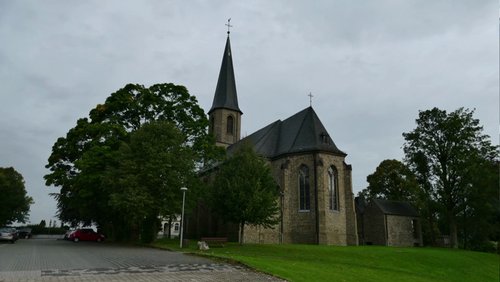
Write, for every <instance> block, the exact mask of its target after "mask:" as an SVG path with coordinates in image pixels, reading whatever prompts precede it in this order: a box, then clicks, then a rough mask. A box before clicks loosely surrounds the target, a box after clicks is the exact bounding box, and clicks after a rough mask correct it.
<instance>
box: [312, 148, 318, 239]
mask: <svg viewBox="0 0 500 282" xmlns="http://www.w3.org/2000/svg"><path fill="white" fill-rule="evenodd" d="M313 158H314V209H315V213H316V244H318V245H319V207H318V168H317V166H318V157H317V154H316V153H315V154H313Z"/></svg>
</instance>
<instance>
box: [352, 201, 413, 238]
mask: <svg viewBox="0 0 500 282" xmlns="http://www.w3.org/2000/svg"><path fill="white" fill-rule="evenodd" d="M356 213H357V219H358V220H357V224H358V238H359V244H360V245H383V246H398V247H411V246H422V231H421V224H420V217H419V215H418V213H417V211H416V209H415V208H414V207H412V205H411V204H409V203H408V202H401V201H389V200H383V199H373V200H370V202H369V203H367V204H366V203H365V202H364V201H363V200H362V199H360V198H356Z"/></svg>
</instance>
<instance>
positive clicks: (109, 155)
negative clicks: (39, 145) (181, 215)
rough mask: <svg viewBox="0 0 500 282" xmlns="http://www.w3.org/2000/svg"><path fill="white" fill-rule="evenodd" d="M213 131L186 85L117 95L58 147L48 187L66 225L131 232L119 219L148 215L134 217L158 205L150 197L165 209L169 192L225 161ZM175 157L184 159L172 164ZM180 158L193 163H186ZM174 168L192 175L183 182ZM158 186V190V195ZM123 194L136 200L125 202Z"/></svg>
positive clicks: (128, 90)
mask: <svg viewBox="0 0 500 282" xmlns="http://www.w3.org/2000/svg"><path fill="white" fill-rule="evenodd" d="M157 121H158V123H156V122H157ZM161 121H164V123H162V122H161ZM207 126H208V120H207V118H206V115H205V113H204V111H203V109H201V108H200V107H199V106H198V104H197V101H196V98H195V97H194V96H191V95H190V94H189V93H188V91H187V89H186V88H185V87H183V86H179V85H174V84H170V83H166V84H156V85H153V86H151V87H149V88H145V87H144V86H142V85H137V84H128V85H126V86H125V87H124V88H122V89H120V90H118V91H116V92H115V93H113V94H111V95H110V96H109V97H108V98H107V99H106V101H105V103H104V104H100V105H97V106H96V107H95V108H94V109H92V110H91V111H90V114H89V117H88V118H81V119H79V120H78V121H77V124H76V126H75V127H74V128H72V129H70V130H69V131H68V133H67V134H66V136H65V137H61V138H59V139H58V140H57V141H56V142H55V144H54V146H53V148H52V154H51V155H50V157H49V160H48V164H47V165H46V167H47V168H48V169H49V170H50V173H49V174H47V175H45V180H46V184H47V185H54V186H56V187H59V188H60V192H59V193H53V195H54V196H55V198H56V200H57V202H58V215H59V217H60V219H61V220H63V221H65V222H70V223H72V224H74V225H76V224H78V223H84V224H90V223H97V224H98V225H99V226H101V227H103V228H106V229H107V230H108V232H110V233H115V234H118V233H122V232H119V231H118V230H115V229H116V227H117V226H128V227H129V228H133V226H134V225H135V224H132V225H130V224H131V223H130V222H122V221H121V220H122V219H123V218H125V217H126V218H128V219H130V218H134V217H136V214H135V213H139V214H140V213H141V212H142V211H134V213H133V214H132V213H131V212H130V211H131V210H133V208H134V205H143V206H144V207H146V206H148V207H149V204H151V203H153V202H149V203H148V201H149V200H151V199H152V198H151V197H149V196H148V197H146V196H145V195H144V193H153V198H154V197H159V198H163V199H162V203H164V202H165V201H169V199H168V197H169V195H171V193H169V192H167V191H165V190H169V189H171V190H172V191H177V190H178V189H179V188H180V186H181V184H180V182H181V181H186V182H189V181H194V180H193V179H192V178H193V175H194V173H193V171H194V169H195V166H198V167H199V166H201V165H203V164H204V163H207V162H210V161H212V160H213V159H216V158H217V157H218V156H219V154H220V150H219V149H217V148H216V147H215V146H214V144H215V142H214V139H213V137H212V136H210V135H209V134H208V133H207V130H206V128H207ZM156 141H158V142H156ZM163 145H164V146H166V148H162V147H161V146H163ZM168 150H170V151H168ZM167 151H168V152H167ZM186 152H189V153H186ZM177 153H179V155H178V158H174V157H172V156H175V154H177ZM167 155H168V156H167ZM146 156H148V157H149V158H146ZM163 157H165V162H162V160H161V158H163ZM181 157H186V158H189V160H186V162H184V161H180V160H179V158H181ZM169 165H170V166H172V167H175V168H176V169H186V171H185V173H184V174H183V177H178V176H179V175H178V174H179V173H178V171H177V174H175V173H174V172H173V171H175V170H172V171H169V170H168V169H167V168H168V166H169ZM167 172H168V173H167ZM166 178H168V181H167V180H166ZM139 184H140V185H139ZM134 185H135V187H134ZM154 185H159V186H157V187H155V188H154V189H157V190H154V189H153V188H152V186H154ZM175 186H178V187H175ZM148 189H150V190H148ZM146 191H147V192H146ZM157 192H158V193H159V194H158V195H154V193H157ZM127 193H128V194H127ZM124 195H128V196H130V197H132V198H129V201H127V200H126V199H125V197H124ZM150 196H151V195H150ZM155 200H157V199H155ZM154 204H158V202H154ZM171 205H173V202H171ZM173 207H174V206H171V208H168V207H165V206H163V207H161V208H160V207H158V212H171V209H173ZM124 211H128V212H129V214H124V213H123V212H124ZM136 227H137V228H140V226H136ZM113 230H114V231H113Z"/></svg>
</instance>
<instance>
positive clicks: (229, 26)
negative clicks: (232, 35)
mask: <svg viewBox="0 0 500 282" xmlns="http://www.w3.org/2000/svg"><path fill="white" fill-rule="evenodd" d="M226 26H227V34H229V32H230V31H229V28H231V27H233V26H232V25H231V18H229V19H227V24H226Z"/></svg>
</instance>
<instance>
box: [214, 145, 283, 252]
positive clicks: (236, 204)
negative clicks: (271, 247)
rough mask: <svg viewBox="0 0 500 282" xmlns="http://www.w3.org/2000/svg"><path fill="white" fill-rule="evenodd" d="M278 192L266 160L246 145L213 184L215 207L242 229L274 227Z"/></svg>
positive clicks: (221, 214)
mask: <svg viewBox="0 0 500 282" xmlns="http://www.w3.org/2000/svg"><path fill="white" fill-rule="evenodd" d="M278 197H279V189H278V188H277V184H276V182H275V181H274V179H273V177H272V175H271V169H270V167H269V165H268V163H267V161H266V160H265V159H264V158H263V157H261V156H259V155H257V154H256V153H255V152H254V151H253V149H252V148H251V147H250V146H249V145H248V144H244V145H243V146H241V147H240V148H239V149H238V150H237V151H236V152H235V153H234V154H233V155H232V156H231V157H229V158H228V159H227V160H226V161H225V162H224V163H222V164H221V165H220V166H219V168H218V171H217V172H216V176H215V180H214V182H213V185H212V207H213V209H214V210H215V211H216V212H217V214H219V215H220V216H221V217H222V218H223V219H224V220H226V221H229V222H233V223H237V224H239V226H240V243H241V244H243V241H244V240H243V239H244V226H245V224H249V225H258V226H259V225H260V226H264V227H272V226H273V224H276V223H277V222H278V220H279V218H278V211H279V206H278V199H279V198H278Z"/></svg>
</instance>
